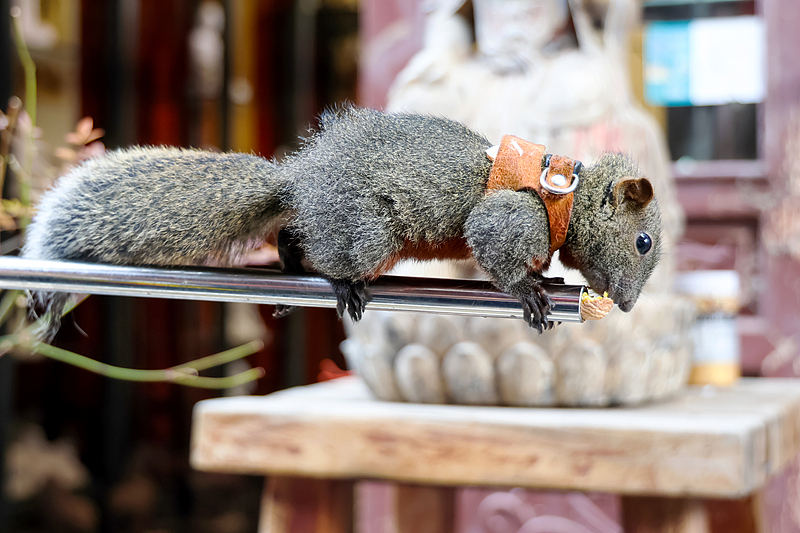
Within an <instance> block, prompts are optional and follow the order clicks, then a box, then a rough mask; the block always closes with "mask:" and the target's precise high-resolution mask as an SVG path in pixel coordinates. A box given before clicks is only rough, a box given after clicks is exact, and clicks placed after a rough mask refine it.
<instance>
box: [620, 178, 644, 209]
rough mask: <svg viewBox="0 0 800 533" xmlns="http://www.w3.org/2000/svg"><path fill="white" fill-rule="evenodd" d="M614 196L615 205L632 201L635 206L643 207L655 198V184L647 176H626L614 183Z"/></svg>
mask: <svg viewBox="0 0 800 533" xmlns="http://www.w3.org/2000/svg"><path fill="white" fill-rule="evenodd" d="M612 198H613V200H614V205H615V206H617V205H619V204H621V203H623V202H632V203H633V205H634V207H637V208H640V209H643V208H645V207H647V204H649V203H650V200H652V199H653V185H652V184H651V183H650V181H649V180H648V179H647V178H624V179H622V180H620V181H619V182H618V183H617V184H616V185H614V194H613V196H612Z"/></svg>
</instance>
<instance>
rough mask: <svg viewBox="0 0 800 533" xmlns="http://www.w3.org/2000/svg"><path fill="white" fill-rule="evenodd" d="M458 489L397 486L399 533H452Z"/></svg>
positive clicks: (400, 484)
mask: <svg viewBox="0 0 800 533" xmlns="http://www.w3.org/2000/svg"><path fill="white" fill-rule="evenodd" d="M454 515H455V489H453V488H452V487H434V486H422V485H406V484H402V483H399V484H398V485H397V533H453V527H454Z"/></svg>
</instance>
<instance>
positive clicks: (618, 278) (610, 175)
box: [559, 154, 661, 312]
mask: <svg viewBox="0 0 800 533" xmlns="http://www.w3.org/2000/svg"><path fill="white" fill-rule="evenodd" d="M580 178H581V182H580V185H579V186H578V188H577V189H576V191H575V205H574V208H573V211H572V219H571V221H570V227H569V230H568V232H567V239H566V242H565V244H564V246H562V247H561V249H560V250H561V251H560V255H559V258H560V260H561V262H562V263H564V265H565V266H568V267H571V268H577V269H578V270H580V272H581V273H582V274H583V276H584V277H585V278H586V281H587V282H588V284H589V286H590V287H591V288H592V289H593V290H594V291H595V292H597V293H598V294H603V293H604V292H608V295H609V297H610V298H611V299H612V300H614V302H615V303H616V304H617V305H618V306H619V308H620V309H622V310H623V311H625V312H628V311H630V310H631V309H633V305H634V304H635V303H636V300H637V299H638V298H639V293H640V292H641V290H642V287H644V284H645V283H646V282H647V280H648V278H649V277H650V275H651V274H652V273H653V270H655V267H656V265H657V264H658V259H659V255H660V252H661V213H660V210H659V208H658V201H657V200H656V199H655V198H654V195H653V186H652V184H651V183H650V182H649V181H648V180H647V178H644V177H641V175H640V172H639V169H638V168H637V166H636V164H635V163H634V162H633V161H632V160H631V159H630V158H628V157H626V156H624V155H621V154H606V155H604V156H603V157H601V158H600V160H598V161H597V163H595V164H594V165H593V166H591V167H589V168H586V169H585V170H584V171H583V172H581V175H580Z"/></svg>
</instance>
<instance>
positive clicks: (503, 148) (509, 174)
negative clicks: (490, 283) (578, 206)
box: [486, 135, 575, 255]
mask: <svg viewBox="0 0 800 533" xmlns="http://www.w3.org/2000/svg"><path fill="white" fill-rule="evenodd" d="M544 155H545V147H544V146H542V145H541V144H534V143H532V142H528V141H526V140H524V139H521V138H519V137H516V136H514V135H505V136H503V139H502V140H501V141H500V148H499V149H498V151H497V155H496V156H495V158H494V164H493V165H492V170H491V172H490V173H489V181H488V182H487V183H486V189H487V191H494V190H500V189H508V190H512V191H520V190H524V189H531V190H534V191H536V193H537V194H538V195H539V197H540V198H541V199H542V201H543V202H544V206H545V208H546V209H547V218H548V222H549V225H550V254H551V255H552V254H553V252H555V251H556V250H558V249H559V248H560V247H561V246H562V245H563V244H564V241H565V240H566V238H567V229H568V228H569V220H570V217H571V216H572V205H573V200H574V194H573V193H572V192H566V193H563V194H560V193H557V192H555V193H554V192H550V191H548V190H547V189H545V188H544V187H542V184H541V181H542V180H544V181H545V182H546V183H547V184H548V186H549V187H550V188H551V189H554V190H566V189H568V188H569V186H570V184H571V183H572V180H573V177H572V174H573V172H574V170H575V161H574V160H572V159H569V158H567V157H562V156H557V155H554V156H551V157H550V165H549V167H545V164H544V159H545V158H544ZM545 171H546V173H545ZM558 176H562V177H564V178H565V179H563V180H562V179H560V178H559V177H558Z"/></svg>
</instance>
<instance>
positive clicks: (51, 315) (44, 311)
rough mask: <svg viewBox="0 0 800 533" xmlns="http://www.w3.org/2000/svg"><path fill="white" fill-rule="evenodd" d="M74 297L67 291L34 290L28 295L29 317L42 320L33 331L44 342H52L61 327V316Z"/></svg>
mask: <svg viewBox="0 0 800 533" xmlns="http://www.w3.org/2000/svg"><path fill="white" fill-rule="evenodd" d="M71 298H73V295H72V294H69V293H66V292H47V291H32V292H31V293H30V294H29V295H28V318H29V319H31V320H35V321H40V322H39V323H38V324H36V326H35V327H34V328H33V330H32V333H33V334H34V335H35V336H36V338H37V339H39V340H41V341H42V342H50V341H52V340H53V337H55V336H56V333H58V329H59V328H60V327H61V317H62V315H63V314H64V310H65V309H66V308H67V305H68V304H69V303H70V299H71Z"/></svg>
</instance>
